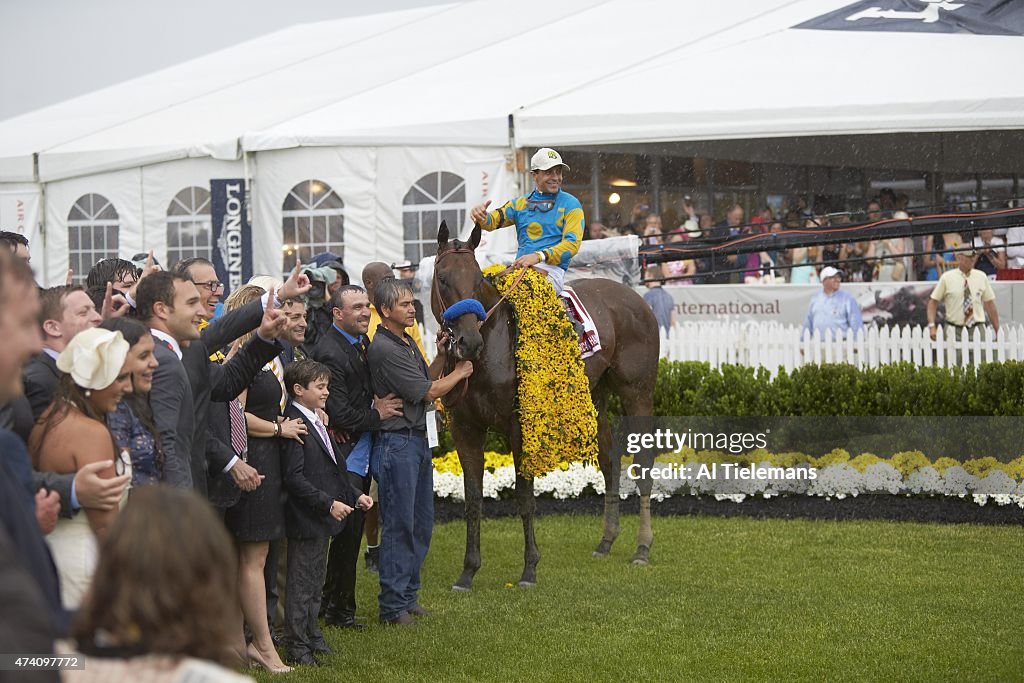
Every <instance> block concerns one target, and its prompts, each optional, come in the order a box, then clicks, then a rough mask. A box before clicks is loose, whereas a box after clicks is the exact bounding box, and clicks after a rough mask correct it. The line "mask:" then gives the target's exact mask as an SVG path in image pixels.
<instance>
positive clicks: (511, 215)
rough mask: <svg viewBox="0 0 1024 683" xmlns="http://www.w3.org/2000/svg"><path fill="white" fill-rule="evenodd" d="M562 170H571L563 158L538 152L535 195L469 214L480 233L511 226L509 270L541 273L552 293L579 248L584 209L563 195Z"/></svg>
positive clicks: (533, 165)
mask: <svg viewBox="0 0 1024 683" xmlns="http://www.w3.org/2000/svg"><path fill="white" fill-rule="evenodd" d="M563 168H564V169H565V170H566V171H568V170H569V167H568V166H566V165H565V163H563V162H562V157H561V155H559V154H558V152H556V151H555V150H553V149H551V148H549V147H542V148H540V149H539V150H537V153H536V154H534V155H533V158H532V159H531V160H530V171H531V172H532V173H533V180H534V183H535V184H536V185H537V187H536V189H534V190H533V192H531V193H530V194H528V195H526V196H525V197H517V198H516V199H513V200H511V201H509V202H506V203H505V205H504V206H502V207H501V208H500V209H496V210H494V211H487V207H488V206H489V205H490V202H489V201H488V202H486V203H484V204H480V205H479V206H474V207H473V209H472V211H470V217H471V218H472V219H473V222H474V223H477V224H478V225H480V227H482V228H483V229H484V230H496V229H498V228H504V227H506V226H509V225H515V226H516V236H517V238H518V240H519V250H518V251H517V252H516V261H515V263H514V264H513V266H515V267H518V268H529V267H530V266H536V267H537V268H539V269H541V270H543V271H544V272H545V273H546V274H547V276H548V280H550V281H551V284H552V286H553V287H554V288H555V293H556V294H561V293H562V282H563V280H564V279H565V271H566V270H567V269H568V268H569V261H571V260H572V257H573V256H575V255H576V252H577V251H579V249H580V242H581V241H582V240H583V228H584V221H583V206H582V205H581V204H580V201H579V200H578V199H576V197H574V196H572V195H571V194H569V193H568V192H563V191H562V169H563Z"/></svg>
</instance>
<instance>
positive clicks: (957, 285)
mask: <svg viewBox="0 0 1024 683" xmlns="http://www.w3.org/2000/svg"><path fill="white" fill-rule="evenodd" d="M977 259H978V256H977V252H975V251H974V250H973V249H972V250H970V251H958V252H956V265H957V267H956V268H955V269H953V270H947V271H946V272H945V273H943V274H942V277H940V278H939V283H938V284H937V285H935V289H933V290H932V294H931V298H929V299H928V333H929V334H930V335H931V337H932V340H933V341H934V340H935V331H936V329H937V324H936V322H935V315H936V313H937V312H938V310H939V302H940V301H941V302H942V303H944V304H945V305H946V320H945V323H944V327H945V329H944V331H945V333H946V335H945V336H946V339H950V338H953V339H956V340H957V341H959V340H960V338H961V336H962V335H963V332H964V330H971V329H973V328H974V327H975V326H977V325H981V326H982V327H984V325H985V323H986V322H988V323H990V324H991V325H992V328H993V332H994V334H995V335H998V334H999V311H997V310H996V295H995V292H993V291H992V284H991V283H990V282H989V279H988V276H987V275H985V273H983V272H982V271H980V270H978V269H977V268H975V267H974V264H975V262H976V261H977Z"/></svg>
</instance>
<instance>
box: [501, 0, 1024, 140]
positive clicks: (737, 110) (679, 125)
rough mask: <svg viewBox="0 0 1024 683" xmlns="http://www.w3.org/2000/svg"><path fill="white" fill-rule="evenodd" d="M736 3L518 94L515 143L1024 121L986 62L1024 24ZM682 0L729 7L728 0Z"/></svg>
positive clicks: (1021, 44) (1022, 46)
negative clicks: (654, 42)
mask: <svg viewBox="0 0 1024 683" xmlns="http://www.w3.org/2000/svg"><path fill="white" fill-rule="evenodd" d="M739 4H741V5H747V6H748V7H747V10H748V11H747V12H746V13H743V12H736V13H735V14H734V15H733V16H736V20H735V22H734V23H733V25H732V26H730V27H729V28H727V29H726V30H723V31H720V32H714V31H708V32H700V31H698V33H697V35H698V37H697V39H695V40H692V41H690V42H688V43H686V44H682V45H680V47H679V48H678V49H676V50H673V51H671V52H668V53H666V54H665V55H663V56H661V57H659V58H656V59H653V60H650V61H648V62H645V63H644V64H641V65H638V66H636V67H633V68H629V69H626V70H623V71H621V72H620V73H618V74H614V75H607V76H605V77H603V78H601V79H599V80H596V81H594V82H592V83H590V84H588V85H586V86H583V87H580V88H576V89H573V90H569V91H566V92H564V93H562V94H559V95H554V96H552V97H549V98H546V99H544V100H538V101H535V102H534V103H533V104H529V105H526V106H525V107H524V108H523V109H521V110H520V111H518V112H516V115H515V124H516V125H515V130H516V143H517V144H518V145H522V146H529V145H572V144H612V143H635V142H661V141H678V140H724V139H746V138H765V137H780V136H807V135H844V134H865V133H879V132H924V131H971V130H994V129H1017V128H1024V83H1022V82H1020V80H1019V79H1017V80H1014V79H1006V78H1004V77H1003V75H1002V73H1001V70H1000V68H999V67H998V65H1000V64H1012V63H1014V62H1015V61H1017V60H1018V59H1019V57H1020V55H1022V54H1024V38H1021V37H1019V36H979V35H964V34H942V33H908V32H898V33H897V32H847V31H818V30H805V29H794V28H790V27H792V26H794V25H796V24H799V23H800V22H802V21H804V20H806V19H809V18H811V17H814V16H817V15H819V14H823V13H824V12H826V11H828V10H829V9H834V8H830V7H827V5H829V4H833V5H836V6H842V5H844V4H846V3H842V2H840V3H822V2H818V1H816V0H805V1H803V2H795V3H784V4H783V3H775V4H776V5H779V6H778V7H776V8H772V7H770V6H769V5H770V4H765V3H739ZM754 5H757V6H759V9H757V10H755V9H754ZM686 8H689V9H690V10H693V11H700V12H708V11H711V12H714V13H715V14H717V13H718V12H723V13H725V14H728V13H729V12H730V8H728V7H727V3H716V4H715V5H714V6H713V7H700V8H699V10H698V8H697V7H696V6H695V5H692V4H690V3H686V4H685V5H684V4H681V6H680V7H679V12H684V11H686ZM733 9H734V10H735V9H737V8H733ZM669 83H672V84H674V85H673V87H665V84H669ZM624 91H632V92H641V93H643V92H656V93H658V96H657V98H655V99H645V98H639V97H634V98H624V97H621V93H622V92H624Z"/></svg>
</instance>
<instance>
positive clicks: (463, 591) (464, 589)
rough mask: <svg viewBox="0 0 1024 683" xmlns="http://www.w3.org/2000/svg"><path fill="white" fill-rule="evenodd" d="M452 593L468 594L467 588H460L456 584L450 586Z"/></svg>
mask: <svg viewBox="0 0 1024 683" xmlns="http://www.w3.org/2000/svg"><path fill="white" fill-rule="evenodd" d="M452 592H454V593H468V592H469V586H460V585H459V584H457V583H453V584H452Z"/></svg>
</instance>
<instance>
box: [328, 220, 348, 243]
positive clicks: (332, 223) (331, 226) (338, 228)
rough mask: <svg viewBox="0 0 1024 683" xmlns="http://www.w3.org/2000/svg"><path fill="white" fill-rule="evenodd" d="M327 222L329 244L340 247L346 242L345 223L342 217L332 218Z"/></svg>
mask: <svg viewBox="0 0 1024 683" xmlns="http://www.w3.org/2000/svg"><path fill="white" fill-rule="evenodd" d="M326 220H327V240H326V241H327V243H328V244H332V245H333V244H337V245H340V244H341V243H342V242H344V241H345V221H344V220H342V218H341V216H330V217H328V218H327V219H326Z"/></svg>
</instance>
